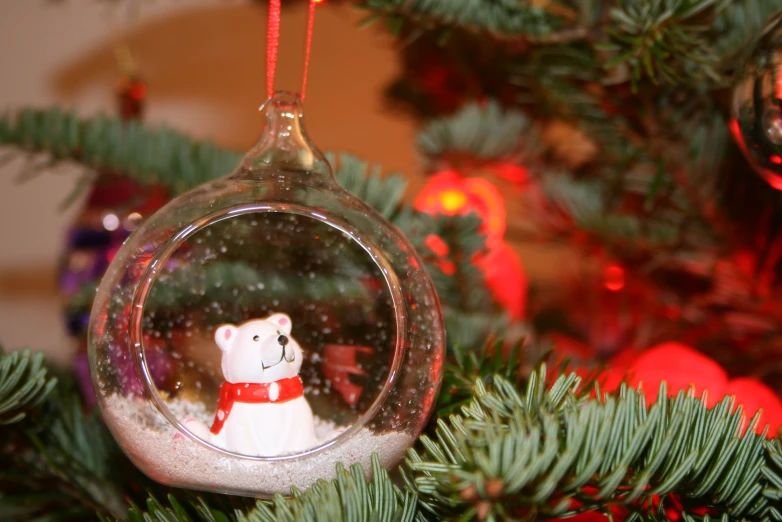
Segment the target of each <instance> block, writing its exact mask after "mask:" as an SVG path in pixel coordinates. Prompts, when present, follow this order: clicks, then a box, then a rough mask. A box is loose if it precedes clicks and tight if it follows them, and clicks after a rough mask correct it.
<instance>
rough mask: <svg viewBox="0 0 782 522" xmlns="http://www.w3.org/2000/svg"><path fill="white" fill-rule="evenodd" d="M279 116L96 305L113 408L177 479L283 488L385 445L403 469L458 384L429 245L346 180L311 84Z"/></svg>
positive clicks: (141, 249) (125, 251)
mask: <svg viewBox="0 0 782 522" xmlns="http://www.w3.org/2000/svg"><path fill="white" fill-rule="evenodd" d="M264 109H265V111H266V117H267V126H266V129H265V131H264V134H263V136H262V138H261V140H260V142H259V143H258V144H257V145H256V146H255V147H254V148H253V149H252V150H250V152H249V153H248V154H247V155H246V156H245V157H244V159H243V160H242V162H241V164H240V165H239V166H238V167H237V169H236V170H235V171H234V172H233V173H231V174H230V175H228V176H226V177H224V178H221V179H219V180H216V181H214V182H212V183H208V184H205V185H202V186H200V187H198V188H196V189H194V190H192V191H190V192H187V193H185V194H183V195H181V196H179V197H177V198H176V199H174V200H172V201H171V202H169V203H168V204H167V205H166V206H164V207H163V208H162V209H160V210H159V211H158V212H157V213H155V214H153V215H152V216H151V217H150V218H148V219H147V220H146V221H145V222H144V223H143V224H142V225H141V226H140V227H139V228H138V229H137V230H136V231H135V232H134V233H133V234H132V235H131V237H130V238H129V239H128V241H127V242H126V243H125V244H124V245H123V246H122V248H121V249H120V250H119V252H118V253H117V255H116V256H115V257H114V260H113V261H112V263H111V265H110V266H109V268H108V270H107V272H106V275H105V277H104V279H103V281H102V283H101V285H100V288H99V290H98V294H97V296H96V299H95V301H94V305H93V309H92V315H91V319H90V332H89V350H90V352H89V355H90V368H91V372H92V378H93V383H94V385H95V390H96V394H97V398H98V403H99V405H100V408H101V413H102V415H103V418H104V420H105V421H106V424H107V425H108V427H109V429H110V430H111V432H112V433H113V435H114V436H115V438H116V439H117V440H118V442H119V443H120V445H121V447H122V448H123V450H124V451H125V452H126V453H127V455H128V456H129V457H130V459H131V460H132V461H133V462H134V463H135V464H136V465H137V466H138V467H139V468H140V469H141V470H142V471H144V472H145V473H146V474H147V475H149V476H150V477H151V478H153V479H155V480H157V481H159V482H163V483H166V484H169V485H172V486H178V487H186V488H193V489H202V490H210V491H217V492H223V493H229V494H239V495H252V496H268V495H272V494H274V493H277V492H280V493H289V492H290V488H291V486H295V487H297V488H306V487H308V486H310V485H311V484H312V483H314V482H315V481H316V480H317V479H320V478H326V479H328V478H331V477H333V476H335V469H336V464H337V463H339V462H341V463H343V464H345V465H351V464H353V463H361V464H363V465H364V468H365V469H367V470H368V469H370V459H371V455H372V453H377V454H378V455H379V457H380V462H381V464H382V465H384V466H387V467H390V466H393V465H395V464H396V463H397V462H398V461H399V460H400V459H401V458H402V457H403V456H404V454H405V452H406V450H407V448H408V447H409V446H410V445H411V444H412V443H413V441H414V440H415V438H416V437H417V435H418V434H419V432H420V431H421V429H422V428H423V426H424V424H425V422H426V420H427V418H428V416H429V414H430V413H431V410H432V408H433V406H434V402H435V398H436V394H437V391H438V388H439V385H440V380H441V374H442V366H443V351H444V343H445V333H444V329H443V322H442V315H441V311H440V306H439V302H438V298H437V295H436V294H435V291H434V287H433V285H432V282H431V280H430V279H429V276H428V274H427V273H426V271H425V268H424V266H423V263H422V262H421V260H420V258H419V257H418V255H417V254H416V252H415V251H414V250H413V247H412V246H411V245H410V243H409V242H408V241H407V239H406V238H405V237H404V236H403V235H402V234H401V233H400V231H399V230H398V229H397V228H396V227H394V226H393V225H391V224H389V223H387V222H386V221H385V220H383V218H382V217H381V216H380V215H379V214H377V213H376V212H374V211H373V210H372V209H371V208H369V207H368V206H367V205H365V204H364V203H363V202H362V201H360V200H359V199H358V198H356V197H354V196H352V195H351V194H349V193H348V192H347V191H345V190H344V189H342V188H341V187H340V186H339V185H338V184H337V183H336V181H335V179H334V177H333V175H332V173H331V169H330V167H329V165H328V163H327V162H326V160H325V159H324V158H323V156H322V155H321V153H320V152H318V151H317V149H316V148H315V147H314V146H313V145H312V144H311V143H310V142H309V140H308V138H307V136H306V134H305V132H304V128H303V123H302V112H301V102H300V100H299V99H298V97H297V96H296V95H292V94H287V93H277V94H275V95H274V96H272V98H270V99H269V100H268V101H267V102H266V103H265V105H264ZM153 353H154V354H155V356H156V357H160V354H161V353H163V354H164V355H165V356H167V357H168V358H169V360H170V362H171V366H172V372H173V378H171V379H167V380H166V384H165V385H164V386H165V387H163V386H161V383H160V382H159V381H158V380H155V379H154V375H153V372H152V371H151V368H150V365H149V362H150V355H151V354H153Z"/></svg>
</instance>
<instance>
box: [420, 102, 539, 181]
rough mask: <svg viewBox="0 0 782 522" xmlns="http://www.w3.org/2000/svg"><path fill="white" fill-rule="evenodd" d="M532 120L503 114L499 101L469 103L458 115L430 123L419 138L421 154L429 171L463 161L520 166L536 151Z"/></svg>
mask: <svg viewBox="0 0 782 522" xmlns="http://www.w3.org/2000/svg"><path fill="white" fill-rule="evenodd" d="M530 127H531V121H530V119H529V117H528V116H527V115H526V114H525V113H523V112H521V111H518V110H513V109H508V110H503V108H502V107H501V106H500V104H499V103H498V102H497V101H496V100H489V101H488V102H486V103H484V104H478V103H469V104H467V105H465V106H464V107H463V108H462V109H460V110H459V111H458V112H457V113H456V114H453V115H451V116H449V117H446V118H442V119H437V120H433V121H431V122H429V123H428V124H427V125H426V126H425V127H424V128H423V129H422V130H421V132H420V133H419V134H418V138H417V145H418V150H419V151H420V152H421V153H422V155H423V156H424V159H425V161H426V164H427V166H428V167H429V168H430V169H437V168H442V163H444V162H445V163H448V164H449V165H450V166H454V165H453V164H454V163H456V164H458V163H459V162H458V161H447V160H448V158H452V159H453V158H454V157H455V158H461V159H462V161H467V162H469V161H477V162H481V161H503V162H510V161H513V162H520V161H522V158H523V156H525V152H526V151H529V150H530V149H532V148H534V147H535V145H536V139H535V136H534V134H533V133H532V132H530Z"/></svg>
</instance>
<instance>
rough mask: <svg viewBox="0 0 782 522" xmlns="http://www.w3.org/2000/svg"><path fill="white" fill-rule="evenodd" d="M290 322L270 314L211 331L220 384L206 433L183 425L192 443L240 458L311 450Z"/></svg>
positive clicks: (310, 424) (191, 423)
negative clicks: (199, 440)
mask: <svg viewBox="0 0 782 522" xmlns="http://www.w3.org/2000/svg"><path fill="white" fill-rule="evenodd" d="M292 327H293V324H292V323H291V319H290V317H288V316H287V315H285V314H274V315H271V316H269V317H267V318H266V319H253V320H250V321H247V322H245V323H243V324H241V325H239V326H235V325H232V324H224V325H222V326H220V327H219V328H218V329H217V330H216V331H215V341H216V342H217V345H218V346H219V347H220V349H221V350H222V352H223V359H222V369H223V376H224V377H225V382H224V383H223V386H222V387H221V388H220V400H219V402H218V405H217V414H216V415H215V419H214V422H213V424H212V427H211V429H210V428H207V427H206V425H204V424H203V423H202V422H199V421H197V420H193V419H188V420H187V421H186V422H185V426H186V427H187V428H188V429H189V430H190V431H191V432H193V433H194V434H195V435H197V436H198V437H200V438H202V439H204V440H206V441H207V442H210V443H212V444H214V445H216V446H219V447H221V448H225V449H227V450H229V451H234V452H236V453H241V454H242V455H253V456H262V457H275V456H278V455H285V454H293V453H299V452H302V451H305V450H307V449H309V448H312V447H314V446H315V444H316V442H317V441H316V438H315V425H314V421H313V417H312V409H311V408H310V405H309V403H308V402H307V399H306V398H305V397H304V386H303V384H302V382H301V377H299V370H300V368H301V363H302V358H303V355H302V351H301V347H300V346H299V344H298V343H297V342H296V340H295V339H294V338H293V337H291V336H290V333H291V328H292Z"/></svg>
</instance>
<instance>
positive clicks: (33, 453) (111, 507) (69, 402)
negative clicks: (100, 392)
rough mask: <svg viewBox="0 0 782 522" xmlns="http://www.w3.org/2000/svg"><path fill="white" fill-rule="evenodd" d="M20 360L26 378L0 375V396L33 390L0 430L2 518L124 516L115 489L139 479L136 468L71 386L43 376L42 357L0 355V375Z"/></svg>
mask: <svg viewBox="0 0 782 522" xmlns="http://www.w3.org/2000/svg"><path fill="white" fill-rule="evenodd" d="M25 360H27V361H29V363H28V364H29V368H30V370H31V371H23V372H21V374H19V373H14V372H8V371H0V389H4V390H9V389H16V390H24V389H38V390H39V392H38V396H37V398H36V400H35V401H26V402H24V403H18V405H17V407H16V411H17V415H16V422H14V423H13V424H11V425H10V426H8V427H5V428H4V429H3V430H0V519H2V520H3V521H8V522H14V521H29V520H34V519H36V520H37V519H38V518H36V517H41V518H40V520H91V519H93V518H94V513H95V512H98V513H110V512H118V511H124V509H125V508H124V505H125V501H124V499H123V496H124V495H123V494H122V493H121V492H120V491H119V490H118V489H117V488H118V484H121V483H122V481H123V480H128V479H129V478H130V477H133V476H134V475H138V473H137V472H130V473H129V471H130V470H133V469H134V468H132V466H130V463H129V462H128V461H127V460H126V459H125V457H124V456H123V455H122V454H121V452H120V451H119V449H118V448H117V447H116V445H115V444H114V441H113V440H112V438H111V436H110V435H109V433H108V431H107V430H106V428H105V427H103V425H102V423H101V422H100V420H99V419H98V418H97V417H96V416H94V415H89V414H85V413H84V404H83V402H82V400H81V398H80V396H79V394H78V392H77V391H76V388H75V384H74V383H73V381H72V379H69V378H64V379H63V378H61V379H58V380H56V379H54V378H50V377H47V373H48V372H47V369H46V368H45V366H44V364H43V355H42V354H40V353H38V354H35V355H31V354H30V352H29V351H24V352H11V353H9V354H0V368H3V369H4V370H5V369H8V368H14V367H15V368H21V367H22V364H20V361H25ZM33 411H35V414H33V413H32V412H33Z"/></svg>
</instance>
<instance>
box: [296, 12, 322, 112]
mask: <svg viewBox="0 0 782 522" xmlns="http://www.w3.org/2000/svg"><path fill="white" fill-rule="evenodd" d="M320 1H321V0H310V8H309V11H308V12H307V43H306V44H304V73H303V74H302V77H301V101H304V96H305V95H306V94H307V74H308V73H309V70H310V49H311V48H312V30H313V29H314V27H315V5H317V4H319V3H320Z"/></svg>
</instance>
